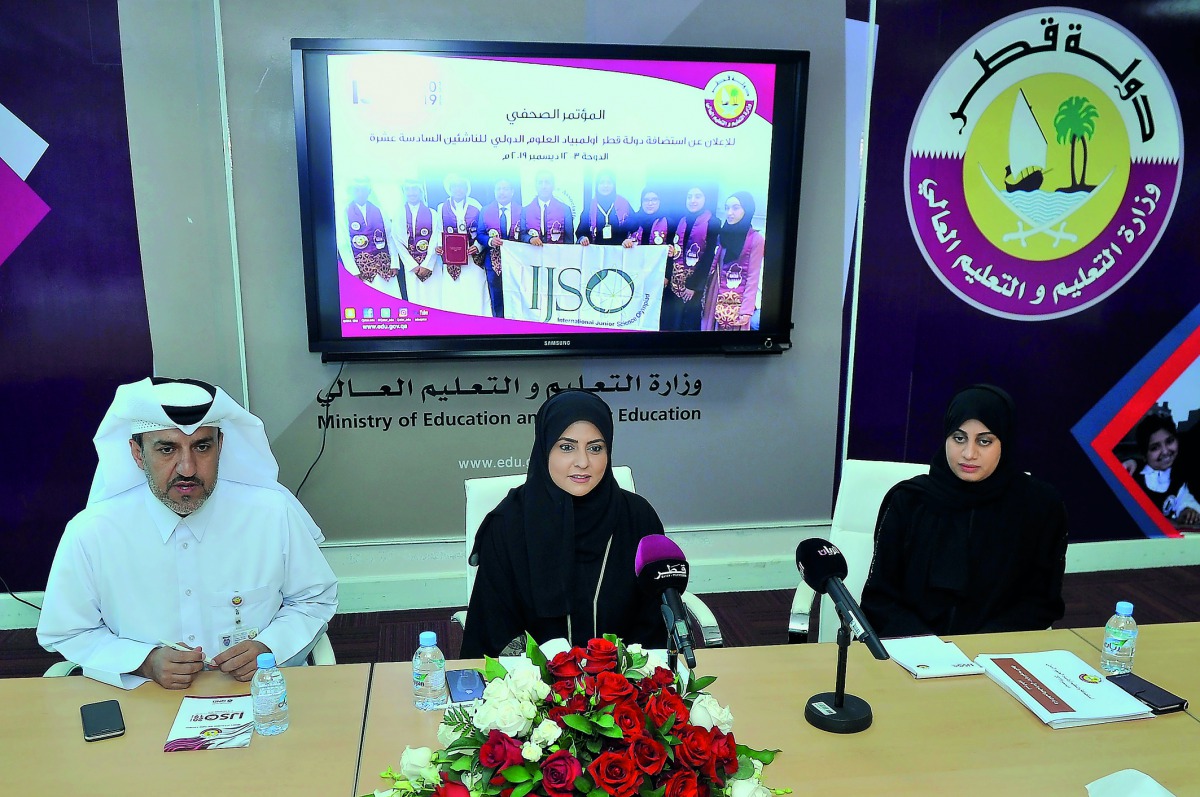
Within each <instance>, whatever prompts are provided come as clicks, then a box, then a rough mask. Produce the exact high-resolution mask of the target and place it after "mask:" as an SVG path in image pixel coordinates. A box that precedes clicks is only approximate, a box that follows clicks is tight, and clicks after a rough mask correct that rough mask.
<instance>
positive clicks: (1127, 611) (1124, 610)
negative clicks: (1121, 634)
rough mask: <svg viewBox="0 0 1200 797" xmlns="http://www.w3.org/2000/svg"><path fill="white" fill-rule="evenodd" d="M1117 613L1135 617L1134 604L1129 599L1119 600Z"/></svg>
mask: <svg viewBox="0 0 1200 797" xmlns="http://www.w3.org/2000/svg"><path fill="white" fill-rule="evenodd" d="M1117 614H1119V615H1121V616H1122V617H1133V604H1132V603H1130V602H1129V601H1117Z"/></svg>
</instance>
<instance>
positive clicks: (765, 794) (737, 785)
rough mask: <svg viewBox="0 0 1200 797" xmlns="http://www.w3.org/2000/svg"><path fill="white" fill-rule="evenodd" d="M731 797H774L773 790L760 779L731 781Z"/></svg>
mask: <svg viewBox="0 0 1200 797" xmlns="http://www.w3.org/2000/svg"><path fill="white" fill-rule="evenodd" d="M729 797H772V795H771V790H770V789H768V788H767V787H766V786H764V785H762V781H761V780H759V779H758V778H743V779H742V780H731V781H729Z"/></svg>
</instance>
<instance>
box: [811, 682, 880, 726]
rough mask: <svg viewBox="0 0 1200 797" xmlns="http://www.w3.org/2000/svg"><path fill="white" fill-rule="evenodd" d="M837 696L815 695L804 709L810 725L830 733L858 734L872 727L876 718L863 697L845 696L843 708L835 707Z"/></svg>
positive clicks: (831, 694) (827, 694) (829, 693)
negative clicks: (872, 722)
mask: <svg viewBox="0 0 1200 797" xmlns="http://www.w3.org/2000/svg"><path fill="white" fill-rule="evenodd" d="M834 700H835V694H834V693H833V692H822V693H820V694H818V695H813V696H812V697H811V698H809V700H808V705H806V706H805V707H804V718H805V719H806V720H808V724H809V725H812V726H813V727H814V728H818V729H820V730H823V731H828V732H829V733H858V732H859V731H865V730H866V729H867V728H870V727H871V721H872V720H873V719H874V717H873V716H872V715H871V706H870V705H869V704H868V703H867V701H865V700H863V699H862V698H861V697H855V696H854V695H844V696H843V698H842V707H841V708H836V707H835V706H834Z"/></svg>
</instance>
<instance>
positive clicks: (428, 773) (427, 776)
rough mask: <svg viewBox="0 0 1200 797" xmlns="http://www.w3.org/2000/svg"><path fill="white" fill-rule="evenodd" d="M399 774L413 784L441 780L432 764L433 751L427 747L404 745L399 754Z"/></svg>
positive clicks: (431, 782) (432, 782)
mask: <svg viewBox="0 0 1200 797" xmlns="http://www.w3.org/2000/svg"><path fill="white" fill-rule="evenodd" d="M400 774H401V775H403V776H404V778H405V780H407V781H408V782H410V783H412V784H414V785H419V784H434V783H438V782H440V781H441V776H440V775H439V774H438V768H437V767H436V766H434V765H433V751H432V750H430V749H429V748H428V747H405V748H404V752H403V753H402V754H401V755H400Z"/></svg>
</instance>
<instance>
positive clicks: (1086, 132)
mask: <svg viewBox="0 0 1200 797" xmlns="http://www.w3.org/2000/svg"><path fill="white" fill-rule="evenodd" d="M1099 116H1100V112H1099V111H1098V110H1096V106H1095V105H1093V104H1092V103H1090V102H1088V99H1087V97H1082V96H1079V95H1075V96H1074V97H1068V98H1067V99H1065V100H1063V101H1062V103H1061V104H1060V105H1059V106H1058V112H1057V113H1055V114H1054V132H1055V134H1056V136H1057V138H1058V143H1059V144H1067V145H1068V146H1070V147H1071V184H1070V185H1069V186H1066V187H1064V188H1060V189H1058V190H1059V191H1062V192H1063V193H1072V192H1075V191H1091V190H1093V189H1094V188H1095V187H1096V186H1094V185H1088V182H1087V161H1088V139H1090V138H1091V137H1092V136H1093V135H1095V133H1096V119H1097V118H1099ZM1076 145H1078V147H1077V146H1076ZM1077 149H1082V150H1083V157H1082V158H1081V160H1082V164H1081V166H1080V168H1079V173H1078V175H1076V170H1075V152H1076V150H1077Z"/></svg>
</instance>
